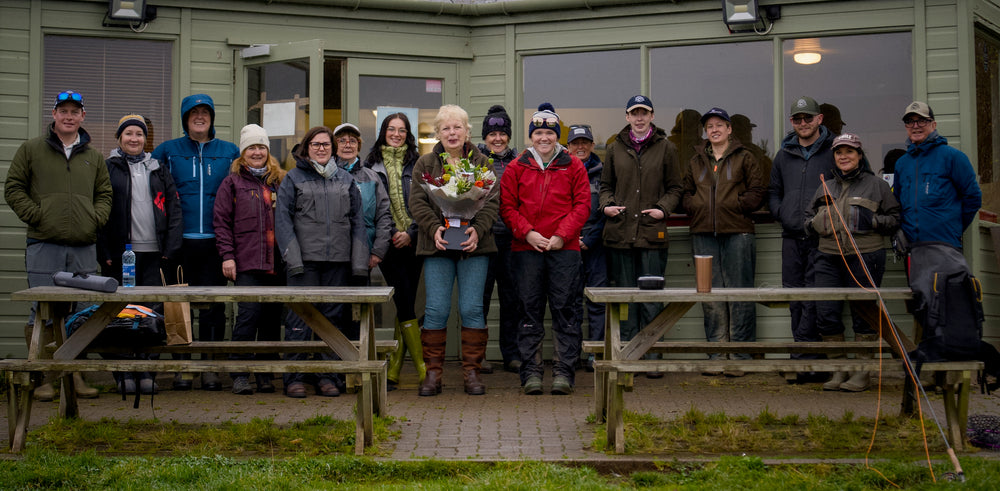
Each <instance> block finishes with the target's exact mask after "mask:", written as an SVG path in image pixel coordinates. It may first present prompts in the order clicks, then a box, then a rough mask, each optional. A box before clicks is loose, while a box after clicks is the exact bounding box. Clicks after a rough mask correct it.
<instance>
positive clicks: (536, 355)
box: [513, 250, 583, 384]
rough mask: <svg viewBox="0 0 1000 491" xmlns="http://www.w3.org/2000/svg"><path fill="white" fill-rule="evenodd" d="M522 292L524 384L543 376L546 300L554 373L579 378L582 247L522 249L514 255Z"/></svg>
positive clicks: (572, 379)
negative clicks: (540, 249) (568, 248)
mask: <svg viewBox="0 0 1000 491" xmlns="http://www.w3.org/2000/svg"><path fill="white" fill-rule="evenodd" d="M513 263H514V273H515V277H516V278H517V292H518V296H520V298H521V308H522V309H523V312H524V322H523V323H522V324H521V330H520V333H519V335H518V337H517V345H518V348H519V349H520V351H521V363H522V364H521V383H522V384H524V382H525V381H527V380H528V377H531V376H536V377H541V376H542V369H543V366H544V365H543V363H542V339H544V338H545V304H546V302H547V303H548V305H549V312H551V313H552V342H553V345H554V348H555V356H554V358H555V359H554V360H552V374H553V375H562V376H564V377H567V378H569V381H570V383H574V381H575V380H574V372H575V370H576V363H577V361H579V359H580V348H581V346H582V343H583V331H582V329H581V328H580V324H579V322H577V321H578V320H579V318H580V316H579V313H578V311H579V307H580V303H579V302H578V301H577V300H579V298H580V297H579V293H578V291H577V289H576V287H577V285H578V278H579V275H580V252H579V251H573V250H561V251H547V252H537V251H518V252H515V253H514V254H513Z"/></svg>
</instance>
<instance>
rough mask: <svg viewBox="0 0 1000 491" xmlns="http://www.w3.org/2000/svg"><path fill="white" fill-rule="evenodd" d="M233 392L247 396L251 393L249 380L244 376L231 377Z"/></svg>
mask: <svg viewBox="0 0 1000 491" xmlns="http://www.w3.org/2000/svg"><path fill="white" fill-rule="evenodd" d="M233 394H239V395H241V396H248V395H251V394H253V387H250V380H249V379H248V378H246V377H236V378H234V379H233Z"/></svg>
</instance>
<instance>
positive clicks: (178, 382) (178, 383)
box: [173, 373, 192, 390]
mask: <svg viewBox="0 0 1000 491" xmlns="http://www.w3.org/2000/svg"><path fill="white" fill-rule="evenodd" d="M173 387H174V390H191V387H192V384H191V379H189V378H184V375H182V374H180V373H175V374H174V386H173Z"/></svg>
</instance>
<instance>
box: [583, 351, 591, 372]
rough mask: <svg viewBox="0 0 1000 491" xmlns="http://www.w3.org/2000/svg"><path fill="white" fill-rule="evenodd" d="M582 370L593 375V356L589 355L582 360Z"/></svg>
mask: <svg viewBox="0 0 1000 491" xmlns="http://www.w3.org/2000/svg"><path fill="white" fill-rule="evenodd" d="M583 369H584V370H586V371H587V372H589V373H593V371H594V355H590V356H588V357H587V358H586V359H585V360H583Z"/></svg>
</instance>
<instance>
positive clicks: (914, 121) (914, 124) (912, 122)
mask: <svg viewBox="0 0 1000 491" xmlns="http://www.w3.org/2000/svg"><path fill="white" fill-rule="evenodd" d="M933 121H934V120H933V119H926V118H910V119H904V120H903V124H904V125H905V126H906V127H907V128H923V127H924V126H927V125H929V124H931V122H933Z"/></svg>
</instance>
